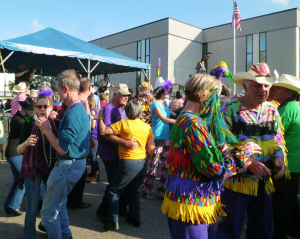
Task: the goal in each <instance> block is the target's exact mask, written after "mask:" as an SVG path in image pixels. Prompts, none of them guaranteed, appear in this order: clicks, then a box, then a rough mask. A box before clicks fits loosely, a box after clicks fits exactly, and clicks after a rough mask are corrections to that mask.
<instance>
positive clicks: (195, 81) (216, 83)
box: [184, 74, 222, 102]
mask: <svg viewBox="0 0 300 239" xmlns="http://www.w3.org/2000/svg"><path fill="white" fill-rule="evenodd" d="M184 88H185V90H186V99H187V100H188V101H192V102H199V100H200V95H201V94H203V93H204V97H203V98H202V100H203V102H205V101H207V100H208V99H209V98H210V97H211V95H212V93H213V91H212V89H215V88H218V94H219V96H220V94H221V91H222V83H221V81H220V80H218V79H217V78H216V77H214V76H211V75H203V74H195V75H193V76H192V77H191V78H190V79H189V80H188V81H187V82H186V83H185V86H184Z"/></svg>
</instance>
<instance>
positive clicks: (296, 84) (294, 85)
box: [272, 74, 300, 93]
mask: <svg viewBox="0 0 300 239" xmlns="http://www.w3.org/2000/svg"><path fill="white" fill-rule="evenodd" d="M272 86H280V87H284V88H287V89H290V90H293V91H296V92H298V93H299V92H300V79H298V78H297V77H295V76H291V75H287V74H283V75H281V76H280V77H279V79H278V81H276V82H275V83H274V84H273V85H272Z"/></svg>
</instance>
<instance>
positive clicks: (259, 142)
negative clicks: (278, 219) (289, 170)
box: [217, 63, 285, 239]
mask: <svg viewBox="0 0 300 239" xmlns="http://www.w3.org/2000/svg"><path fill="white" fill-rule="evenodd" d="M275 80H276V77H271V75H270V71H269V67H268V65H267V64H266V63H258V64H255V65H253V66H252V67H251V69H250V70H249V71H248V72H240V73H238V74H236V75H235V76H234V77H233V81H234V83H236V84H237V86H239V87H241V88H243V89H244V91H245V95H244V96H242V97H240V98H238V99H234V100H232V101H229V102H227V103H226V104H225V105H224V106H223V108H222V111H223V116H224V119H225V121H226V124H227V126H228V128H229V129H230V130H231V132H232V133H233V134H234V135H235V136H236V138H237V139H238V142H237V143H234V144H232V145H229V149H231V148H236V147H237V146H239V145H248V144H251V145H252V147H255V148H256V149H257V150H256V151H257V154H254V155H252V156H253V160H252V162H251V165H250V166H249V168H248V171H247V172H246V173H245V174H242V175H237V176H233V177H231V178H228V179H226V180H225V182H224V187H225V190H224V191H223V192H222V194H221V201H222V203H223V204H224V205H225V209H224V211H225V212H226V214H227V217H224V218H223V220H222V221H221V223H220V224H219V225H218V230H217V238H218V239H220V238H222V239H223V238H228V239H238V238H240V234H241V231H242V227H243V224H244V218H245V215H246V212H247V213H248V224H247V227H248V230H247V236H246V238H249V239H250V238H255V239H258V238H262V239H271V238H272V234H273V220H272V219H273V217H272V201H271V193H272V192H273V191H274V187H273V184H272V180H270V177H271V174H272V172H274V170H277V172H276V173H275V176H274V177H275V179H278V178H280V177H282V176H283V175H284V173H285V164H284V148H283V144H282V140H283V139H282V133H281V130H280V127H279V121H280V116H279V113H278V111H277V109H276V108H275V106H274V105H273V104H272V103H269V102H266V99H267V97H268V95H269V90H270V87H271V85H272V84H273V83H274V82H275Z"/></svg>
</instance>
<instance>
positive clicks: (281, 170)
mask: <svg viewBox="0 0 300 239" xmlns="http://www.w3.org/2000/svg"><path fill="white" fill-rule="evenodd" d="M274 165H275V168H276V169H277V171H278V173H277V174H276V175H275V176H274V178H275V179H279V178H281V177H282V176H283V175H284V174H285V168H286V167H285V164H284V161H283V160H282V159H281V158H276V159H275V160H274Z"/></svg>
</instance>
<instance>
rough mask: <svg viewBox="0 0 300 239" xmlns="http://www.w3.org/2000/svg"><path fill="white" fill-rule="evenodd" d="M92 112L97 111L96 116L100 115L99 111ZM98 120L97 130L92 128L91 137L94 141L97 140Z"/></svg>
mask: <svg viewBox="0 0 300 239" xmlns="http://www.w3.org/2000/svg"><path fill="white" fill-rule="evenodd" d="M91 111H95V113H96V115H97V114H98V113H99V112H98V110H97V109H95V108H92V109H91ZM97 129H98V120H96V125H95V128H91V136H92V138H93V139H97Z"/></svg>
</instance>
